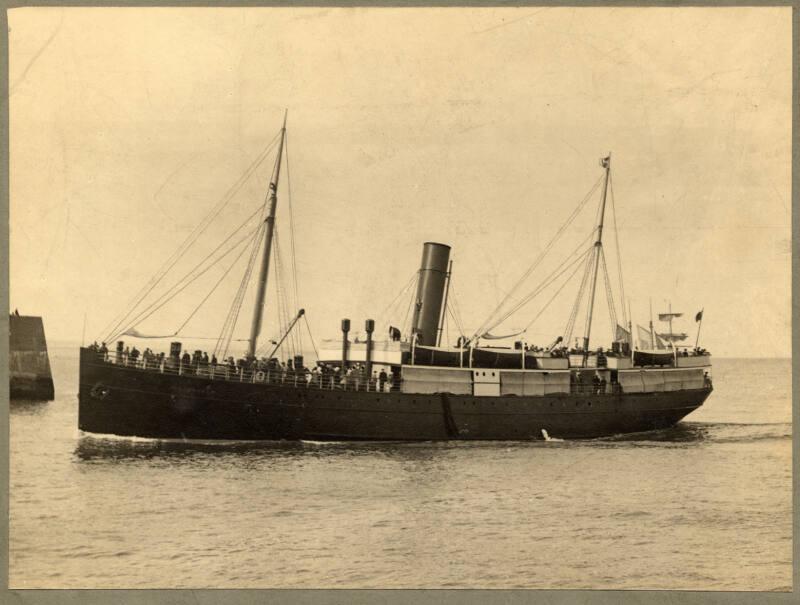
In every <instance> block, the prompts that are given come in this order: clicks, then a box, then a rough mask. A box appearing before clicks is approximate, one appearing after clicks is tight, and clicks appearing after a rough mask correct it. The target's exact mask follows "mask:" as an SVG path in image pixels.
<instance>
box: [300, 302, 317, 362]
mask: <svg viewBox="0 0 800 605" xmlns="http://www.w3.org/2000/svg"><path fill="white" fill-rule="evenodd" d="M303 320H304V321H305V322H306V329H307V330H308V338H309V339H310V340H311V346H312V347H314V355H316V356H317V361H319V351H318V350H317V343H315V342H314V336H313V335H312V334H311V326H310V325H309V323H308V316H307V315H306V314H303Z"/></svg>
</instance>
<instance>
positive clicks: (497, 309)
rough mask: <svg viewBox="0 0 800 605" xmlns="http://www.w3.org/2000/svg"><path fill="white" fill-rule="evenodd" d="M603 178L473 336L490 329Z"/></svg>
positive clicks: (600, 179) (601, 180)
mask: <svg viewBox="0 0 800 605" xmlns="http://www.w3.org/2000/svg"><path fill="white" fill-rule="evenodd" d="M603 178H604V176H603V177H600V178H599V179H598V180H597V182H595V184H594V185H593V186H592V188H591V189H590V190H589V192H588V193H587V194H586V195H585V196H584V198H583V199H582V200H581V201H580V202H579V203H578V205H577V206H576V208H575V209H574V210H573V211H572V214H570V216H569V217H568V218H567V220H566V221H565V222H564V223H563V224H562V225H561V227H559V229H558V231H557V232H556V234H555V235H554V236H553V238H552V239H551V240H550V241H549V242H548V244H547V245H546V246H545V248H544V249H543V250H542V252H541V253H540V254H539V256H538V257H537V258H536V259H535V260H534V262H533V263H532V264H531V266H530V267H528V269H527V270H526V271H525V273H524V274H523V275H522V277H521V278H520V279H519V280H517V282H516V284H515V285H514V286H513V287H512V288H511V290H509V291H508V294H506V296H505V297H504V298H503V299H502V300H501V301H500V304H498V305H497V307H496V308H495V309H494V311H492V312H491V313H490V314H489V317H488V318H487V319H486V320H485V321H484V322H483V323H482V324H481V326H480V327H479V328H478V329H477V330H476V331H475V334H473V336H472V338H475V337H476V336H478V335H479V334H483V333H485V332H487V331H488V330H487V329H486V326H487V325H489V324H490V323H491V322H492V321H493V320H494V317H495V316H496V315H497V314H498V313H499V312H500V310H501V309H502V308H503V306H504V305H505V304H506V302H507V301H508V299H509V298H511V297H512V296H513V295H514V293H515V292H516V291H517V289H519V287H520V286H521V285H522V283H523V282H524V281H525V280H526V279H527V278H528V277H529V276H530V275H531V273H533V271H534V270H535V269H536V267H537V266H538V265H539V263H541V261H542V260H543V259H544V257H545V255H546V254H547V253H548V252H549V251H550V249H551V248H552V247H553V245H554V244H555V243H556V241H557V240H558V239H559V238H560V237H561V235H562V234H563V233H564V231H566V229H567V227H569V225H570V224H572V222H573V221H574V220H575V218H576V217H577V216H578V214H580V212H581V210H582V209H583V207H584V206H585V205H586V203H587V202H588V201H589V199H591V197H592V195H593V194H594V192H595V191H596V190H597V188H598V187H599V186H600V183H602V182H603ZM497 323H499V322H495V326H496V325H497Z"/></svg>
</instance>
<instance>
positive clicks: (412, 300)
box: [403, 272, 419, 337]
mask: <svg viewBox="0 0 800 605" xmlns="http://www.w3.org/2000/svg"><path fill="white" fill-rule="evenodd" d="M418 279H419V272H416V273H414V284H415V285H416V283H417V280H418ZM415 289H416V288H412V289H411V297H410V299H409V301H408V307H407V308H406V316H405V317H404V318H403V334H408V335H409V337H410V336H411V323H410V321H409V317H408V316H409V314H410V312H411V307H413V306H414V304H415V303H416V294H415V293H414V290H415Z"/></svg>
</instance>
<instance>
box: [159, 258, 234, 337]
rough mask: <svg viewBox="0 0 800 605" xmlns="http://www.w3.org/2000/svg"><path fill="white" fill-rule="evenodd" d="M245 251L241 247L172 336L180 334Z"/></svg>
mask: <svg viewBox="0 0 800 605" xmlns="http://www.w3.org/2000/svg"><path fill="white" fill-rule="evenodd" d="M246 250H247V246H244V247H242V249H241V251H240V252H239V254H238V255H236V258H235V259H233V262H232V263H231V264H230V266H229V267H228V268H227V269H225V272H224V273H223V274H222V277H220V278H219V280H218V281H217V283H216V284H214V287H213V288H211V291H210V292H209V293H208V294H207V295H206V297H205V298H204V299H203V300H202V301H200V304H199V305H197V307H195V310H194V311H192V312H191V314H190V315H189V317H187V318H186V321H184V322H183V323H182V324H181V325H180V327H179V328H178V329H177V330H175V334H174V336H177V335H178V334H180V331H181V330H183V329H184V328H185V327H186V324H188V323H189V321H191V319H192V317H194V316H195V314H196V313H197V311H199V310H200V307H202V306H203V305H204V304H205V303H206V301H207V300H208V299H209V298H211V295H212V294H213V293H214V291H215V290H216V289H217V288H218V287H219V285H220V284H221V283H222V281H223V280H224V279H225V278H226V277H227V276H228V274H229V273H230V272H231V269H233V267H234V266H235V265H236V263H238V262H239V259H240V258H242V255H243V254H244V253H245V251H246Z"/></svg>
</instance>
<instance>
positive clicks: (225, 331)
mask: <svg viewBox="0 0 800 605" xmlns="http://www.w3.org/2000/svg"><path fill="white" fill-rule="evenodd" d="M264 212H266V209H264ZM265 229H266V222H265V221H263V220H262V221H261V224H260V225H259V228H258V229H257V230H256V233H255V235H254V236H253V244H252V248H251V251H250V258H249V259H248V261H247V265H246V267H245V271H244V274H243V275H242V280H241V282H240V283H239V288H238V289H237V291H236V295H235V296H234V298H233V302H232V303H231V307H230V310H229V311H228V316H227V317H226V318H225V323H223V325H222V331H221V332H220V337H219V340H218V341H217V345H216V347H215V348H214V353H215V354H216V353H217V352H219V353H220V354H221V356H222V357H223V358H224V357H226V356H227V354H228V349H229V347H230V343H231V340H232V339H233V332H234V329H235V328H236V322H237V320H238V319H239V312H240V311H241V308H242V302H243V301H244V295H245V292H246V291H247V284H248V282H249V280H250V275H251V274H252V272H253V266H254V265H255V259H256V256H257V255H258V251H259V249H260V248H261V237H262V235H263V233H264V230H265Z"/></svg>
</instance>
